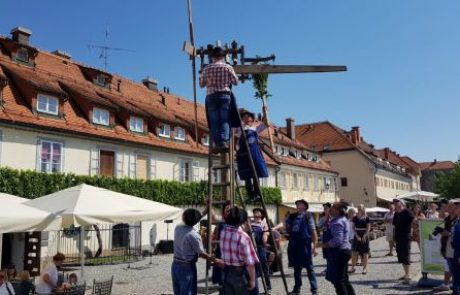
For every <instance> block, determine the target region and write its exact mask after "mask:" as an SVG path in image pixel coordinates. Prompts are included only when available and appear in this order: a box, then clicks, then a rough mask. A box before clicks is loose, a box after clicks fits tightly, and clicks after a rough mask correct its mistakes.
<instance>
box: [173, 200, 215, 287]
mask: <svg viewBox="0 0 460 295" xmlns="http://www.w3.org/2000/svg"><path fill="white" fill-rule="evenodd" d="M201 216H202V215H201V213H200V211H198V210H196V209H187V210H185V211H184V213H183V214H182V222H183V224H180V225H178V226H176V229H175V231H174V260H173V263H172V266H171V277H172V284H173V290H174V295H196V294H197V270H196V262H197V261H198V257H201V258H204V259H206V260H208V261H210V262H211V263H215V264H217V265H220V266H223V262H222V260H220V259H216V258H214V257H211V256H210V255H208V254H207V253H206V252H205V251H204V248H203V242H202V241H201V236H200V234H199V233H198V232H197V231H196V230H195V229H194V228H193V227H194V226H195V225H196V224H197V223H198V222H200V220H201Z"/></svg>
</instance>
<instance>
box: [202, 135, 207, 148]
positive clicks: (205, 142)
mask: <svg viewBox="0 0 460 295" xmlns="http://www.w3.org/2000/svg"><path fill="white" fill-rule="evenodd" d="M201 143H202V144H203V145H204V146H209V135H208V134H206V135H203V137H202V138H201Z"/></svg>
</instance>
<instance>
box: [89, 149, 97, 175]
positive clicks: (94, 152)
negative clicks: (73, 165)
mask: <svg viewBox="0 0 460 295" xmlns="http://www.w3.org/2000/svg"><path fill="white" fill-rule="evenodd" d="M90 175H91V176H96V175H99V149H97V148H95V149H91V159H90Z"/></svg>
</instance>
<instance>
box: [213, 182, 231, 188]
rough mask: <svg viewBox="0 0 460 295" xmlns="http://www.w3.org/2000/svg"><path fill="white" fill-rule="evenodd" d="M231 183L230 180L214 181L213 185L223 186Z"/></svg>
mask: <svg viewBox="0 0 460 295" xmlns="http://www.w3.org/2000/svg"><path fill="white" fill-rule="evenodd" d="M230 184H231V183H230V182H218V183H213V184H212V185H213V186H220V187H223V186H230Z"/></svg>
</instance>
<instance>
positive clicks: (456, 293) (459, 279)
mask: <svg viewBox="0 0 460 295" xmlns="http://www.w3.org/2000/svg"><path fill="white" fill-rule="evenodd" d="M455 205H456V210H455V217H456V223H455V225H453V230H452V243H451V245H452V248H453V249H454V261H453V269H452V282H453V284H452V285H453V292H452V294H453V295H460V221H459V220H460V201H459V202H455Z"/></svg>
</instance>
